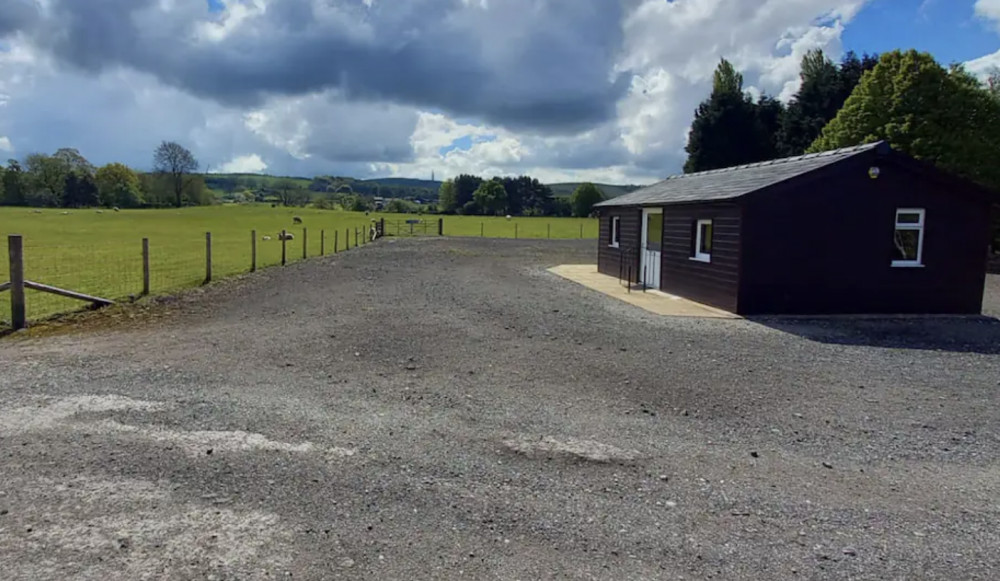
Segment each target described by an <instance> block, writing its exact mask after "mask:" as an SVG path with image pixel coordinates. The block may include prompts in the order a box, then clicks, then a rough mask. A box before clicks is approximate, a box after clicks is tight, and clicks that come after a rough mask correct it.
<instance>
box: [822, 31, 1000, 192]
mask: <svg viewBox="0 0 1000 581" xmlns="http://www.w3.org/2000/svg"><path fill="white" fill-rule="evenodd" d="M879 140H885V141H888V142H889V143H890V144H891V145H892V146H893V147H894V148H895V149H897V150H900V151H903V152H905V153H908V154H910V155H912V156H913V157H916V158H918V159H923V160H926V161H928V162H931V163H933V164H936V165H938V166H940V167H942V168H944V169H946V170H949V171H952V172H954V173H956V174H958V175H962V176H965V177H967V178H969V179H972V180H974V181H977V182H979V183H981V184H984V185H987V186H991V187H993V188H997V189H1000V101H997V100H996V99H994V98H993V97H992V95H991V94H990V92H989V91H988V90H987V89H986V88H985V87H984V86H983V85H982V84H981V83H980V82H979V81H978V80H977V79H976V78H975V77H973V76H972V75H970V74H968V73H967V72H966V71H965V70H963V69H962V68H961V67H958V66H954V67H951V68H950V69H946V68H944V67H942V66H941V65H940V64H938V63H937V61H935V60H934V57H932V56H931V55H930V54H927V53H920V52H917V51H914V50H910V51H907V52H901V51H895V52H891V53H887V54H884V55H882V57H881V59H880V61H879V64H878V65H877V66H876V67H875V68H874V69H873V70H872V71H871V72H870V73H868V74H866V75H865V76H864V77H863V78H862V80H861V83H860V84H859V85H858V87H857V88H856V89H855V90H854V92H853V94H852V95H851V96H850V98H848V99H847V101H846V102H845V103H844V107H843V109H841V111H840V113H838V114H837V116H836V117H835V118H834V119H833V120H832V121H830V123H829V124H828V125H827V126H826V127H825V128H824V129H823V131H822V134H821V135H820V137H819V138H818V139H817V140H816V141H815V143H813V144H812V146H811V147H810V148H809V151H812V152H816V151H826V150H830V149H836V148H840V147H849V146H853V145H859V144H862V143H872V142H875V141H879Z"/></svg>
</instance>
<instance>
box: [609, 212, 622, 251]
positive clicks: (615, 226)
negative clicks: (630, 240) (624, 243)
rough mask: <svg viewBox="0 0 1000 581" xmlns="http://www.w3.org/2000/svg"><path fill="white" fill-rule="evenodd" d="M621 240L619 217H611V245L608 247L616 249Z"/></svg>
mask: <svg viewBox="0 0 1000 581" xmlns="http://www.w3.org/2000/svg"><path fill="white" fill-rule="evenodd" d="M621 240H622V223H621V217H619V216H612V217H611V243H610V244H608V246H610V247H612V248H618V245H619V244H620V243H621Z"/></svg>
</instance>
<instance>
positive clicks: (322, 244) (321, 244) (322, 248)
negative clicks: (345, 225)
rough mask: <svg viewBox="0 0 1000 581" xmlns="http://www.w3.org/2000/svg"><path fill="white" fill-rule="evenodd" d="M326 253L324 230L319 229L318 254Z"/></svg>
mask: <svg viewBox="0 0 1000 581" xmlns="http://www.w3.org/2000/svg"><path fill="white" fill-rule="evenodd" d="M325 254H326V230H320V231H319V255H320V256H323V255H325Z"/></svg>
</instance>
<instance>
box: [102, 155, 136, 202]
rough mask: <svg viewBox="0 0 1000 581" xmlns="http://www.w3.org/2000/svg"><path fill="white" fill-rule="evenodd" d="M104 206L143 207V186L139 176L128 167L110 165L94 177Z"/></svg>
mask: <svg viewBox="0 0 1000 581" xmlns="http://www.w3.org/2000/svg"><path fill="white" fill-rule="evenodd" d="M94 181H96V182H97V193H98V195H99V197H100V200H101V205H102V206H107V207H111V206H119V207H122V208H137V207H139V206H141V205H142V202H143V200H142V185H141V184H140V182H139V176H138V175H137V174H136V173H135V172H134V171H132V170H131V169H130V168H129V167H128V166H127V165H125V164H121V163H109V164H107V165H105V166H103V167H101V168H100V169H98V170H97V172H96V173H95V176H94Z"/></svg>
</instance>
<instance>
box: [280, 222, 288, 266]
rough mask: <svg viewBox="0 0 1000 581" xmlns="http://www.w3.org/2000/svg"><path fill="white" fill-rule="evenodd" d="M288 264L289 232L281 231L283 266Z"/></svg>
mask: <svg viewBox="0 0 1000 581" xmlns="http://www.w3.org/2000/svg"><path fill="white" fill-rule="evenodd" d="M287 263H288V232H286V231H284V230H282V231H281V266H285V264H287Z"/></svg>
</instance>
